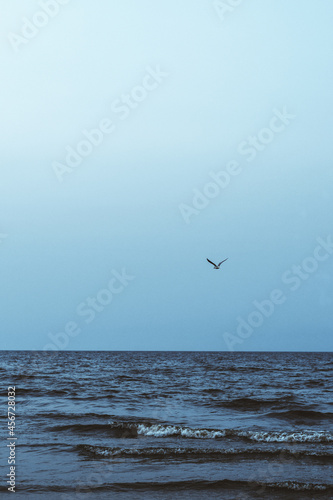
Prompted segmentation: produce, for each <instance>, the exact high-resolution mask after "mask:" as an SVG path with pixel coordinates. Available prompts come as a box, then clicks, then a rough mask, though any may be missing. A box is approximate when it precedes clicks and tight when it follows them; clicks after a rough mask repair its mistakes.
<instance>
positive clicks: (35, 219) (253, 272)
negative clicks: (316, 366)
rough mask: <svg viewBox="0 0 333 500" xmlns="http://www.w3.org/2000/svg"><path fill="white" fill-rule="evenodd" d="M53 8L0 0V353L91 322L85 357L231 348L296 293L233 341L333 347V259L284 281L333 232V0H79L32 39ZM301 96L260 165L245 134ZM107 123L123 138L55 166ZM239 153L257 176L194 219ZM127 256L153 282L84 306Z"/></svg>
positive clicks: (79, 339) (256, 346)
mask: <svg viewBox="0 0 333 500" xmlns="http://www.w3.org/2000/svg"><path fill="white" fill-rule="evenodd" d="M42 3H43V2H42V1H41V2H36V1H32V0H11V2H10V3H9V2H5V1H4V0H2V1H0V6H1V7H2V12H3V14H2V19H1V24H0V27H1V40H2V41H1V45H0V52H1V60H2V75H3V76H2V79H1V83H0V87H1V92H0V103H1V139H2V140H1V144H2V146H1V157H2V162H1V164H2V165H1V172H2V175H1V179H2V180H1V183H0V204H1V217H0V235H1V234H2V235H7V237H6V238H4V237H2V238H1V237H0V273H1V287H0V293H1V297H0V300H1V303H2V328H1V329H2V344H1V345H2V348H3V349H43V348H44V347H45V346H46V345H47V344H48V343H50V337H49V336H48V334H49V333H50V332H51V333H52V334H56V333H58V332H62V331H63V330H64V327H65V325H66V323H67V322H69V321H75V322H76V323H77V324H78V326H79V327H80V329H81V331H80V333H79V334H78V335H77V336H75V337H72V338H69V340H68V344H67V345H66V348H67V349H74V350H78V349H86V350H90V349H92V350H104V349H106V350H118V349H120V350H121V349H126V350H132V349H133V350H141V349H142V350H160V349H161V350H228V346H227V344H226V342H225V338H224V333H225V332H229V333H230V334H234V335H235V332H236V328H237V324H238V320H237V318H238V317H242V318H244V319H246V318H247V317H248V316H249V314H250V313H251V312H252V311H254V310H255V307H254V305H253V302H254V301H256V300H257V301H263V300H264V299H267V298H268V297H269V295H270V293H271V292H272V290H274V289H276V288H278V289H281V290H282V292H283V293H284V296H285V301H284V303H283V304H281V305H278V306H276V308H275V311H274V313H273V314H271V315H270V317H267V318H265V319H264V321H263V324H262V325H261V326H260V327H258V328H254V331H253V333H252V334H251V335H250V336H249V337H248V338H246V339H243V341H242V343H239V344H235V346H234V348H235V349H237V350H318V351H325V350H332V347H333V341H332V313H331V311H332V304H333V296H332V293H333V284H332V271H333V255H332V254H329V257H328V258H327V259H326V260H323V261H320V262H318V269H316V270H315V271H314V272H313V273H309V274H310V275H309V277H308V278H307V279H304V280H303V279H302V280H301V283H300V286H299V287H298V288H297V290H295V291H292V290H291V289H290V287H291V285H290V284H287V283H285V282H284V281H283V275H284V273H286V272H287V271H288V270H291V269H292V267H293V266H295V265H299V264H301V263H302V262H303V261H304V259H306V258H308V257H311V256H312V255H313V252H314V250H315V248H316V247H317V246H318V243H317V238H318V237H321V238H323V239H326V238H327V236H328V235H332V236H333V228H332V212H333V201H332V181H333V174H332V159H331V158H332V123H333V119H332V116H333V98H332V90H331V89H332V84H333V81H332V80H333V63H332V56H331V51H332V46H333V45H332V44H333V32H332V22H333V4H332V2H331V1H330V0H322V1H321V2H318V3H314V2H304V0H302V1H301V0H294V1H293V2H290V0H276V1H271V2H267V1H266V0H251V1H244V2H243V3H240V5H239V6H238V7H234V8H233V10H232V11H230V12H227V13H226V15H225V18H224V19H221V16H220V17H219V16H218V13H217V11H216V8H215V7H214V2H213V1H202V0H201V1H199V0H195V1H193V0H181V1H176V0H169V1H168V2H162V1H157V2H152V1H151V0H150V1H148V0H138V1H133V0H132V1H130V0H122V1H121V2H119V1H113V0H99V1H98V2H92V1H89V0H80V1H77V0H71V1H69V2H68V4H66V5H65V4H64V5H61V6H59V12H58V13H57V15H55V16H54V17H53V18H50V19H48V22H47V24H46V25H45V26H44V27H41V28H39V31H38V33H37V34H36V36H34V37H32V38H31V39H29V40H28V43H25V44H23V43H22V45H19V46H18V47H17V50H14V48H13V47H12V45H11V43H10V41H9V39H8V36H9V34H10V33H15V34H18V35H21V31H22V26H23V25H24V22H25V21H23V20H22V18H27V19H29V20H30V21H31V20H32V19H33V18H34V16H35V15H36V13H37V12H39V11H42V9H41V6H40V5H41V4H42ZM221 3H222V2H221ZM224 4H228V1H227V0H226V1H225V2H224ZM157 66H159V67H160V69H161V71H162V72H164V73H166V74H168V76H165V77H163V78H162V81H161V82H160V83H159V84H158V85H157V88H156V89H154V90H152V91H150V92H148V95H147V97H146V99H144V100H143V101H142V102H140V103H139V105H138V107H137V108H136V109H131V111H130V113H129V116H128V117H127V118H126V119H124V120H121V118H120V114H119V113H116V112H115V111H114V109H113V106H114V102H115V101H116V100H117V99H121V96H122V95H123V94H128V93H130V92H131V91H132V89H133V88H134V87H136V86H137V85H141V84H142V81H143V79H144V77H145V76H146V75H147V68H151V69H154V68H156V67H157ZM148 71H149V70H148ZM284 107H285V108H286V109H287V110H288V112H289V113H290V114H292V115H294V116H295V118H294V119H292V120H290V124H288V125H285V129H284V130H283V131H282V132H281V133H275V135H274V138H273V140H272V141H271V142H270V143H269V144H267V145H266V146H265V148H264V149H263V150H262V151H258V152H257V154H256V157H255V158H254V159H253V161H250V162H249V161H247V156H245V155H244V154H243V155H242V154H241V153H240V151H239V147H240V144H241V143H242V142H244V141H247V139H248V137H249V136H251V135H257V134H258V133H259V132H260V131H261V129H263V128H264V127H267V126H268V124H269V123H270V120H271V119H272V117H273V116H274V110H276V109H277V110H280V111H281V110H283V108H284ZM104 118H108V119H110V120H111V121H112V122H113V124H114V127H115V130H114V131H113V132H112V133H111V134H106V135H105V138H104V140H103V142H102V143H101V144H100V145H98V146H96V147H95V148H93V150H92V153H91V154H90V155H89V156H87V157H86V158H84V159H83V161H82V163H81V164H80V165H79V166H78V167H76V169H75V170H74V171H73V172H72V173H69V174H65V175H64V176H63V182H59V181H58V179H57V177H56V175H55V172H54V170H53V168H52V164H53V163H54V162H61V163H64V161H65V156H66V147H67V146H70V147H72V148H76V147H77V144H78V143H79V142H80V141H82V140H83V139H85V136H84V135H83V130H84V129H87V130H91V129H93V128H96V127H97V126H98V124H99V123H100V121H101V120H102V119H104ZM231 161H237V162H238V164H239V165H240V169H241V173H240V174H239V175H237V176H235V177H232V178H231V181H230V183H229V185H227V186H226V187H225V189H221V191H220V193H219V195H218V196H217V197H216V198H214V199H212V200H209V203H208V206H207V207H206V208H204V209H203V210H201V211H198V213H197V214H196V215H193V216H192V217H191V218H190V222H189V223H188V224H186V223H185V221H184V219H183V217H182V215H181V211H180V208H179V206H180V205H182V204H186V205H188V206H190V205H192V200H193V197H194V193H193V190H194V189H199V191H201V192H202V191H203V189H204V188H205V186H206V184H207V183H208V182H211V181H212V179H211V178H210V176H209V173H210V172H211V171H215V172H217V171H221V170H225V169H226V165H227V164H228V162H231ZM206 257H208V258H210V259H212V260H213V261H220V260H222V259H223V258H226V257H229V260H228V261H227V262H226V263H225V264H223V269H221V270H220V271H215V270H213V269H212V268H211V266H210V265H209V264H208V263H207V262H206ZM122 268H125V269H126V271H127V273H128V274H130V275H131V276H135V278H134V279H133V280H131V281H130V282H129V283H128V286H126V287H125V288H124V290H123V291H122V292H121V293H119V294H117V295H114V297H113V299H112V302H111V303H110V304H109V305H107V306H105V308H104V310H103V311H101V312H98V313H96V317H95V319H94V320H93V321H92V322H91V323H89V324H86V323H85V320H84V318H83V317H82V316H81V317H80V316H79V315H78V314H77V311H76V310H77V306H78V305H79V304H80V303H82V302H83V301H85V300H86V299H87V298H88V297H95V296H96V295H97V294H98V292H99V291H100V290H101V289H103V288H105V287H106V285H107V284H108V282H109V281H110V279H111V278H112V270H117V271H118V272H120V271H121V269H122ZM59 338H60V337H59Z"/></svg>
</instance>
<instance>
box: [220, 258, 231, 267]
mask: <svg viewBox="0 0 333 500" xmlns="http://www.w3.org/2000/svg"><path fill="white" fill-rule="evenodd" d="M228 259H229V257H227V258H226V259H224V260H222V261H221V262H220V263H219V266H220V265H221V264H223V262H225V261H226V260H228Z"/></svg>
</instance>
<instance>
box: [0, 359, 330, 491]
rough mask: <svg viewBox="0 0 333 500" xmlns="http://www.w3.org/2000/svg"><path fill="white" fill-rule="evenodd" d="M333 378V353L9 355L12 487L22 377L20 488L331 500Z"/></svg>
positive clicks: (3, 365) (2, 364)
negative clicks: (12, 405)
mask: <svg viewBox="0 0 333 500" xmlns="http://www.w3.org/2000/svg"><path fill="white" fill-rule="evenodd" d="M332 374H333V355H332V353H297V352H281V353H279V352H278V353H272V352H247V353H245V352H244V353H241V352H124V351H122V352H68V351H67V352H64V351H62V352H61V351H58V352H56V351H54V352H53V351H46V352H39V351H17V352H14V351H6V352H5V351H2V352H1V353H0V376H1V412H0V417H1V443H2V444H1V455H0V456H1V485H0V496H1V498H7V497H8V496H7V495H8V494H9V492H8V491H7V488H8V484H7V483H6V481H7V479H8V477H7V474H8V472H9V465H8V463H7V462H8V456H9V451H8V450H9V447H7V444H8V443H13V441H10V439H9V435H8V429H7V420H8V416H7V397H8V394H7V389H8V387H11V388H15V389H14V390H13V389H12V390H10V392H11V393H12V392H15V432H14V436H15V438H16V439H15V493H16V498H22V499H23V498H31V499H35V498H36V499H44V498H45V499H51V500H53V499H60V500H71V499H72V500H77V499H81V498H82V499H90V498H91V499H97V500H102V499H113V498H117V499H118V498H119V499H120V500H123V499H129V500H132V499H133V500H134V499H135V500H136V499H149V500H150V499H157V500H158V499H175V498H176V499H178V498H179V499H183V498H184V499H190V498H191V499H205V498H207V499H217V498H218V499H232V500H245V499H272V500H274V499H302V500H307V499H332V498H333V474H332V472H333V471H332V468H333V467H332V465H333V460H332V458H333V397H332V396H333V387H332ZM12 399H13V398H11V400H12Z"/></svg>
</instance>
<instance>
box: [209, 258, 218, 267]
mask: <svg viewBox="0 0 333 500" xmlns="http://www.w3.org/2000/svg"><path fill="white" fill-rule="evenodd" d="M207 260H208V262H209V263H210V264H213V266H215V267H216V264H214V262H212V261H211V260H209V259H207Z"/></svg>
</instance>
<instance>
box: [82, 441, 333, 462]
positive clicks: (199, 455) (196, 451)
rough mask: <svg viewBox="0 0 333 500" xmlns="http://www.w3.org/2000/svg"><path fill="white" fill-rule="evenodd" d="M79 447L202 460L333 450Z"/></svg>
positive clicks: (320, 455)
mask: <svg viewBox="0 0 333 500" xmlns="http://www.w3.org/2000/svg"><path fill="white" fill-rule="evenodd" d="M77 450H78V451H79V452H80V453H82V454H84V455H88V456H93V457H97V458H98V457H103V458H105V457H109V458H134V459H155V460H160V459H163V460H165V459H180V460H184V459H186V460H200V459H204V460H205V461H220V460H230V459H246V458H247V459H257V458H259V459H260V458H261V459H269V458H275V457H279V458H281V460H285V459H287V458H292V459H298V458H301V459H303V458H309V459H317V460H320V461H323V462H331V461H332V460H333V454H332V453H330V452H325V451H307V450H278V449H274V450H269V449H267V450H265V449H260V448H250V449H235V448H229V449H224V450H219V449H214V448H206V449H201V448H181V447H179V448H170V447H158V448H154V447H147V448H120V447H113V448H111V447H106V446H93V445H85V444H81V445H78V446H77Z"/></svg>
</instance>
